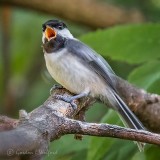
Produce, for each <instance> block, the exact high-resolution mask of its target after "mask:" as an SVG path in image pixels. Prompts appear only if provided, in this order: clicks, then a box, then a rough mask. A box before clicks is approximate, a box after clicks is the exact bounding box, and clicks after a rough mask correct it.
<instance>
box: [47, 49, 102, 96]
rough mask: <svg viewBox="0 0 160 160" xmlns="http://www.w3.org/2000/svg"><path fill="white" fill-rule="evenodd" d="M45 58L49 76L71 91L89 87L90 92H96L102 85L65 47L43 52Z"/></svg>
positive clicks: (78, 91) (76, 91)
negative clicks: (55, 51)
mask: <svg viewBox="0 0 160 160" xmlns="http://www.w3.org/2000/svg"><path fill="white" fill-rule="evenodd" d="M45 60H46V66H47V69H48V71H49V73H50V74H51V76H52V77H53V78H54V79H55V80H56V81H57V82H58V83H59V84H61V85H62V86H64V87H65V88H66V89H68V90H69V91H71V92H72V93H75V94H79V93H81V92H84V91H85V90H86V89H87V88H89V89H90V90H91V92H92V93H95V92H97V94H98V92H100V89H102V88H101V87H104V86H101V85H103V83H102V80H101V79H100V78H99V77H98V76H97V74H96V73H95V72H93V71H91V70H90V69H89V68H88V67H86V66H85V65H84V64H83V63H82V62H80V61H79V59H78V58H77V57H76V56H73V55H72V54H70V53H67V51H66V50H65V49H64V50H61V51H60V52H58V53H52V54H45Z"/></svg>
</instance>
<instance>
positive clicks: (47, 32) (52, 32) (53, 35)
mask: <svg viewBox="0 0 160 160" xmlns="http://www.w3.org/2000/svg"><path fill="white" fill-rule="evenodd" d="M56 36H57V33H56V31H55V30H54V29H53V28H51V27H49V26H47V27H46V30H45V37H46V38H47V40H48V41H49V40H50V39H52V38H56Z"/></svg>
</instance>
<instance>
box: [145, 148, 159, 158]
mask: <svg viewBox="0 0 160 160" xmlns="http://www.w3.org/2000/svg"><path fill="white" fill-rule="evenodd" d="M145 155H146V160H159V159H160V148H159V146H151V147H149V148H148V149H147V150H146V151H145Z"/></svg>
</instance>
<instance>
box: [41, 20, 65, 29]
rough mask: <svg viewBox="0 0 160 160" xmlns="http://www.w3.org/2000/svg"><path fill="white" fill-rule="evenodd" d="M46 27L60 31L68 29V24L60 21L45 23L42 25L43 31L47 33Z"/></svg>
mask: <svg viewBox="0 0 160 160" xmlns="http://www.w3.org/2000/svg"><path fill="white" fill-rule="evenodd" d="M46 26H50V27H52V28H56V29H59V30H62V29H64V28H67V26H66V24H65V23H64V22H62V21H60V20H57V19H55V20H48V21H47V22H45V23H44V24H42V30H43V31H45V29H46Z"/></svg>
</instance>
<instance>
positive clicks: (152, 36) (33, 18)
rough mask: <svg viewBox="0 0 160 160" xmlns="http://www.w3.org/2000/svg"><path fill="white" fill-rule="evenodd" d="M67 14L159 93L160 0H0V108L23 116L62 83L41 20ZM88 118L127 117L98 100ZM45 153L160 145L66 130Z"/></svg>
mask: <svg viewBox="0 0 160 160" xmlns="http://www.w3.org/2000/svg"><path fill="white" fill-rule="evenodd" d="M49 19H61V20H64V21H65V22H66V23H67V25H68V27H69V29H70V31H71V32H72V33H73V35H74V36H75V37H77V38H79V39H80V40H82V41H83V42H85V43H87V44H88V45H89V46H91V47H93V48H94V49H95V50H96V51H97V52H98V53H100V54H101V55H102V56H103V57H104V58H106V59H107V61H108V62H109V63H110V65H111V66H112V68H113V70H114V71H115V72H116V73H117V75H119V76H121V77H122V78H124V79H126V80H128V81H129V82H131V83H133V84H135V85H137V86H138V87H141V88H144V89H145V90H147V91H149V92H152V93H157V94H160V87H159V86H160V23H159V20H160V1H159V0H81V1H78V0H68V1H67V0H66V1H64V0H46V1H42V0H39V1H37V0H32V1H27V0H24V1H20V0H1V1H0V75H1V76H0V113H1V114H3V115H8V116H11V117H14V118H18V111H19V110H20V109H25V110H26V111H27V112H30V111H32V110H33V109H34V108H36V107H38V106H39V105H41V104H42V103H43V102H44V101H45V100H46V99H47V98H48V96H49V90H50V88H51V87H52V86H53V84H54V83H56V82H55V81H54V80H53V79H52V78H51V77H50V75H49V73H48V72H47V70H46V67H45V62H44V57H43V52H42V48H41V44H42V43H41V36H42V33H41V26H42V23H44V22H45V21H47V20H49ZM86 120H87V121H90V122H107V123H111V124H118V125H122V124H121V122H120V120H119V118H118V116H117V115H116V113H114V111H111V110H108V109H107V107H105V106H104V105H103V104H98V103H97V104H95V105H94V106H93V107H91V109H90V110H89V111H87V114H86ZM48 153H49V154H48V155H47V156H46V158H45V160H52V159H55V160H82V159H84V160H113V159H114V160H124V159H127V160H159V159H160V148H159V147H157V146H152V145H146V148H145V151H144V152H143V153H140V152H139V151H138V148H137V146H136V145H135V144H134V143H133V142H131V141H124V140H118V139H112V138H99V137H98V138H97V137H89V136H84V138H83V140H82V141H76V140H75V139H74V138H73V135H66V136H64V137H62V138H61V139H59V140H57V141H55V142H54V143H51V144H50V150H49V152H48Z"/></svg>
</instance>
